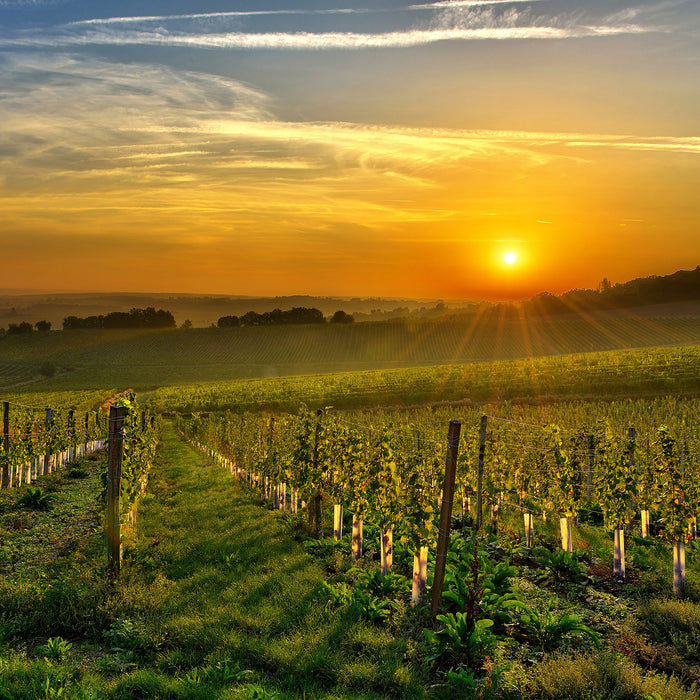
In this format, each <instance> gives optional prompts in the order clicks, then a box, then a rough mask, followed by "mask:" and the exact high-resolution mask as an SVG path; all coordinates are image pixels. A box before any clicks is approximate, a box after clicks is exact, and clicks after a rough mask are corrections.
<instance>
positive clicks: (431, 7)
mask: <svg viewBox="0 0 700 700" xmlns="http://www.w3.org/2000/svg"><path fill="white" fill-rule="evenodd" d="M537 6H538V5H537V1H535V2H525V1H524V0H508V2H505V1H504V0H443V1H440V2H433V3H424V4H411V5H407V6H404V7H403V8H394V10H392V11H391V12H393V13H394V14H395V20H396V21H395V22H393V28H392V29H390V30H388V31H383V32H369V31H357V29H356V27H355V28H354V30H348V31H345V30H342V29H341V28H340V27H341V25H340V24H338V25H334V26H333V28H332V29H331V30H328V31H307V30H306V29H305V28H304V27H303V25H301V24H299V25H298V29H297V30H286V31H262V32H261V31H244V30H242V29H241V28H240V27H238V26H236V27H235V28H234V27H231V26H230V22H228V20H230V19H232V18H233V19H235V18H245V17H248V16H265V15H305V14H326V15H337V16H340V15H354V14H362V13H368V12H384V13H389V12H390V11H389V10H387V9H377V10H375V9H372V8H357V9H349V8H332V9H325V10H253V11H226V12H207V13H188V14H173V15H148V16H122V17H107V18H92V19H86V20H81V21H78V22H73V23H71V24H68V25H64V26H62V27H57V28H54V29H53V30H45V29H42V30H41V31H31V30H29V31H24V32H16V33H14V34H7V35H6V36H5V38H4V39H2V40H1V42H0V43H2V44H5V45H6V46H8V47H12V46H15V47H16V46H22V47H37V48H52V47H53V48H61V47H79V46H99V45H102V46H134V45H142V46H168V47H184V48H192V47H196V48H206V49H226V50H230V49H240V50H285V51H309V50H310V51H322V50H363V49H392V48H411V47H417V46H424V45H427V44H433V43H437V42H459V41H509V40H510V41H512V40H562V39H579V38H588V37H610V36H617V35H628V34H641V33H647V32H651V31H659V30H658V28H657V26H656V25H653V24H650V25H648V24H643V23H639V22H637V21H636V19H637V13H636V12H627V13H617V14H614V15H609V16H607V17H606V16H604V15H599V16H593V15H589V16H584V15H583V13H576V14H575V15H571V14H568V15H560V16H559V15H552V14H546V13H545V14H542V15H535V14H534V10H533V8H534V7H537ZM402 10H403V12H402ZM406 10H408V11H411V12H415V11H418V10H420V11H421V12H427V13H428V16H427V17H425V18H422V19H421V20H420V21H419V22H415V23H414V22H407V21H406V18H407V17H406V12H405V11H406ZM154 25H156V26H154ZM230 29H235V31H229V30H230ZM222 30H226V31H222Z"/></svg>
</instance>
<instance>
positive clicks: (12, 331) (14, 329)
mask: <svg viewBox="0 0 700 700" xmlns="http://www.w3.org/2000/svg"><path fill="white" fill-rule="evenodd" d="M33 330H34V328H33V326H32V324H31V323H28V322H27V321H22V323H11V324H10V325H9V326H8V327H7V334H8V335H18V334H20V333H31V332H32V331H33Z"/></svg>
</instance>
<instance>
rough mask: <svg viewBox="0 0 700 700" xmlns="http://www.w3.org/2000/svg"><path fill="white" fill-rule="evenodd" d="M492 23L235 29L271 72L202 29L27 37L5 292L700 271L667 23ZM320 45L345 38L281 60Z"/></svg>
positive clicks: (10, 99) (18, 64) (15, 56)
mask: <svg viewBox="0 0 700 700" xmlns="http://www.w3.org/2000/svg"><path fill="white" fill-rule="evenodd" d="M146 4H148V3H146ZM282 4H283V3H273V5H274V6H275V7H277V6H280V5H282ZM472 4H473V5H486V6H489V5H490V3H488V2H485V3H464V2H462V3H459V2H447V3H432V4H430V5H426V6H418V5H415V6H410V7H407V8H406V7H405V8H403V10H402V12H403V14H404V15H406V16H408V15H409V14H410V18H409V19H403V18H402V20H401V21H402V22H404V23H406V27H409V26H410V27H412V28H411V29H410V32H413V33H411V34H410V41H418V39H415V36H414V35H418V36H419V39H420V41H423V40H424V34H426V32H433V33H434V32H435V31H436V30H435V29H434V27H435V26H436V21H437V20H436V19H435V17H438V16H439V17H441V18H442V19H441V21H442V25H441V26H448V25H449V26H450V27H452V26H453V25H454V27H456V29H454V28H453V29H451V30H450V31H453V32H457V33H456V34H454V36H453V35H450V36H449V41H447V42H446V41H444V39H443V38H440V37H443V36H444V31H446V30H445V29H441V30H440V31H442V32H443V34H441V35H440V37H438V38H435V37H433V39H431V38H430V36H432V35H429V34H428V35H426V36H428V38H425V40H424V44H422V45H420V46H419V47H417V48H411V47H408V48H407V47H406V46H404V45H403V44H405V43H406V42H407V41H409V40H408V39H405V38H401V39H400V40H398V39H393V38H391V37H394V34H390V33H386V32H385V33H383V34H380V33H378V31H377V30H374V31H370V30H369V29H364V30H362V31H364V32H365V33H364V34H363V33H362V32H361V31H360V29H361V28H360V26H359V25H357V26H353V27H352V31H351V30H350V28H349V27H347V28H345V29H344V30H342V31H341V30H339V29H337V30H336V31H334V33H329V32H328V31H325V33H324V31H322V30H321V29H322V28H321V27H320V26H316V25H314V27H315V31H314V33H307V34H305V35H302V34H300V33H299V32H300V31H301V30H302V28H303V27H302V25H301V24H299V25H295V26H294V28H293V29H291V28H290V29H289V30H288V31H287V33H284V32H279V31H278V32H277V33H276V34H274V35H273V34H270V33H268V34H264V33H261V31H260V30H259V29H256V27H254V26H252V25H251V27H250V31H249V32H248V31H246V30H244V31H241V30H240V28H239V31H238V32H237V33H236V34H235V37H237V38H235V41H239V42H240V41H243V40H245V41H248V42H251V41H253V40H254V41H256V42H267V44H265V45H262V46H261V47H258V48H256V50H255V51H253V52H252V53H251V52H250V51H249V50H245V51H244V50H241V48H240V47H239V46H237V45H234V46H233V47H231V46H229V45H226V46H223V48H220V46H219V44H221V41H222V40H219V39H217V41H219V44H217V46H216V47H215V48H214V49H212V48H211V47H210V46H207V47H206V50H202V49H201V47H199V46H198V45H197V46H194V47H193V46H190V45H187V46H180V45H177V41H179V42H181V43H182V37H183V36H190V35H189V34H187V32H186V31H185V30H183V29H182V28H180V29H179V30H178V31H179V33H178V34H173V35H172V37H173V41H172V42H170V43H167V45H166V46H162V47H161V46H158V47H156V48H153V47H152V46H151V47H147V48H142V47H138V46H137V47H136V48H134V46H133V44H134V43H138V42H139V41H141V38H140V37H142V36H145V33H144V32H142V33H141V34H139V35H138V36H137V37H136V38H134V36H132V35H128V36H127V35H126V34H125V33H122V34H120V33H119V31H117V29H115V28H113V27H115V26H116V27H119V26H120V25H119V23H118V22H116V21H114V22H112V21H111V20H110V22H111V24H110V23H109V22H106V23H105V26H107V27H109V32H108V31H107V30H106V29H105V30H104V32H103V34H99V33H98V30H97V29H94V27H95V26H99V25H96V24H95V21H96V20H93V19H90V17H89V16H86V18H83V19H81V20H77V19H74V24H73V25H71V27H72V29H71V32H70V33H68V32H67V31H66V32H63V30H62V29H61V27H63V26H67V25H66V18H63V23H60V22H59V23H57V24H56V26H55V27H54V28H52V30H47V29H45V28H39V29H35V30H32V29H27V28H26V27H25V28H24V29H22V30H21V31H20V30H17V31H16V32H14V33H13V32H12V31H9V30H5V33H4V37H3V38H2V39H1V40H0V59H1V61H2V64H1V65H0V68H2V70H3V76H4V81H5V85H6V88H5V90H4V92H3V93H1V94H0V120H1V122H2V136H0V163H1V164H2V170H0V208H1V211H2V224H1V225H0V226H1V228H0V260H2V269H3V274H2V281H1V282H0V286H2V287H3V288H25V289H38V288H45V289H48V288H52V289H71V290H95V291H110V290H112V291H117V290H119V291H154V292H197V293H224V294H251V295H283V294H295V293H302V294H314V295H349V296H370V295H371V296H380V295H382V296H401V297H432V298H445V299H481V298H490V299H498V298H521V297H526V296H531V295H533V294H535V293H537V292H539V291H542V290H544V289H546V290H549V291H552V292H561V291H566V290H568V289H571V288H575V287H594V286H596V285H597V283H598V282H599V281H600V280H601V279H602V278H603V277H608V278H610V279H612V280H613V281H626V280H628V279H631V278H634V277H639V276H647V275H651V274H668V273H671V272H673V271H675V270H678V269H688V268H694V267H695V266H696V265H698V264H700V235H699V232H698V220H699V217H698V196H697V193H698V192H700V168H699V167H698V164H699V163H700V135H698V133H697V131H692V130H691V127H690V126H689V125H691V124H695V126H697V121H696V115H697V113H698V107H700V99H699V96H700V95H699V93H700V89H699V88H698V81H697V79H695V80H693V79H692V78H691V76H692V75H695V78H697V73H695V69H697V68H698V63H699V62H698V53H697V42H696V43H695V45H694V46H695V52H693V49H692V48H691V47H692V46H693V44H692V42H690V40H689V39H688V37H687V36H685V35H684V34H683V33H682V32H681V33H680V34H679V35H674V36H667V35H666V34H664V33H663V31H661V29H659V27H660V26H661V24H662V23H661V20H660V19H659V17H658V16H656V15H654V14H653V13H652V12H651V9H649V10H648V12H646V14H645V11H643V10H644V8H645V7H648V8H652V5H651V4H648V5H645V4H644V3H642V4H639V3H637V5H639V7H640V8H642V9H639V10H638V12H637V14H636V15H634V13H632V12H631V11H630V13H628V14H629V17H627V16H625V17H627V19H625V18H621V17H622V16H621V15H620V14H619V13H618V15H615V16H614V17H613V16H612V15H611V16H602V15H600V13H599V14H598V15H596V16H595V18H594V19H596V21H597V22H598V23H599V24H600V27H602V28H600V29H598V30H596V31H597V35H596V36H594V37H593V38H589V37H588V35H586V34H585V32H584V30H583V29H579V30H577V29H576V27H574V26H573V25H571V22H570V23H569V25H564V23H563V20H562V19H561V17H560V16H557V17H550V18H547V17H546V15H541V18H540V19H541V21H538V22H535V21H534V20H533V19H532V13H533V12H534V11H535V9H537V8H538V3H535V2H533V3H522V2H521V3H517V2H515V0H514V3H513V7H518V6H527V7H528V13H529V14H528V13H525V12H521V13H520V15H517V13H516V14H513V12H514V11H511V14H510V15H509V18H507V17H505V15H504V16H503V17H501V15H499V14H498V13H499V12H505V10H503V11H501V10H500V9H499V5H498V4H493V8H491V9H489V10H488V13H486V11H485V10H481V11H480V14H475V13H476V10H475V9H472V8H470V7H468V6H469V5H472ZM556 4H557V3H551V5H552V6H553V7H554V6H556ZM559 4H561V3H559ZM79 5H80V3H79ZM243 5H245V3H241V6H243ZM298 5H299V4H298V3H297V5H296V7H298ZM392 5H396V3H392ZM595 5H600V4H599V3H598V4H596V3H591V7H593V6H595ZM681 5H683V3H681ZM259 6H260V5H259V3H258V4H257V5H256V7H259ZM85 7H86V8H88V6H87V5H86V6H85ZM198 7H199V6H198ZM423 7H426V8H427V7H430V8H432V9H431V10H430V12H431V13H432V14H431V15H430V17H432V20H431V21H432V24H430V23H429V22H428V21H427V19H428V18H427V17H423V15H422V14H421V12H427V10H425V11H424V10H420V9H419V8H423ZM543 7H544V5H543ZM601 7H602V6H601ZM410 8H418V9H413V10H411V12H410V13H409V12H408V9H410ZM494 8H495V9H494ZM389 9H390V8H389V6H388V5H387V8H386V10H385V12H384V15H382V17H383V19H382V20H381V21H382V22H383V23H384V24H386V25H387V26H388V25H389V23H390V21H391V20H392V18H393V14H392V12H393V10H392V12H390V11H389ZM448 9H449V10H450V12H451V13H452V14H449V13H446V10H448ZM88 10H89V8H88V9H86V10H85V11H86V12H88ZM511 10H512V8H511ZM125 11H126V10H125ZM591 11H592V10H591ZM439 13H442V14H439ZM468 13H471V15H469V14H468ZM137 14H139V15H140V14H148V13H147V12H146V11H145V10H142V11H139V12H138V13H137ZM349 14H351V13H350V11H349V10H348V12H347V13H346V15H349ZM516 15H517V16H516ZM633 15H634V16H633ZM183 16H184V15H183ZM283 16H284V17H287V15H283ZM309 16H313V12H311V11H310V12H309ZM360 16H361V15H360V13H359V10H358V17H360ZM591 16H592V17H593V15H591ZM187 17H188V18H190V19H188V20H187V21H188V22H195V21H198V20H196V19H191V18H192V17H196V15H188V16H187ZM324 17H325V15H324ZM402 17H403V15H402ZM421 17H423V19H421V20H420V21H419V19H420V18H421ZM528 17H529V19H528ZM514 18H515V19H514ZM542 18H544V19H548V21H549V23H550V25H551V27H550V30H551V31H557V32H559V34H557V35H556V36H557V38H556V40H552V41H550V40H549V35H548V34H546V33H545V32H544V30H543V22H544V19H542ZM630 18H632V19H634V23H632V19H630ZM0 19H2V17H0ZM137 19H138V18H129V19H128V21H129V22H131V23H132V24H133V23H134V22H136V20H137ZM623 19H624V21H623ZM676 19H678V18H676ZM467 20H469V22H471V23H469V22H467ZM126 21H127V19H124V18H122V19H120V20H119V22H122V24H124V23H125V22H126ZM138 21H141V20H138ZM144 21H145V20H144ZM159 21H161V23H165V26H167V20H166V19H163V18H160V19H159ZM178 21H179V22H185V20H182V19H181V20H178ZM212 21H213V20H212ZM217 21H218V20H217ZM241 21H242V20H241ZM256 21H260V22H262V21H263V19H260V20H256ZM308 21H311V20H308ZM314 21H316V20H314ZM320 21H321V20H320V19H319V20H318V22H320ZM323 21H324V22H330V21H331V20H330V19H328V20H325V19H324V20H323ZM334 21H336V20H334ZM377 21H379V20H377ZM397 21H398V19H397ZM421 21H422V22H423V24H421ZM667 21H668V18H667ZM81 22H82V23H84V24H81ZM251 22H252V20H251ZM358 22H359V20H358ZM450 22H451V23H452V24H450ZM479 22H481V25H483V26H482V27H481V29H482V30H483V31H482V34H483V32H486V31H487V30H488V32H489V34H488V36H486V35H485V34H484V35H483V36H482V35H481V34H480V35H478V36H476V35H474V34H473V32H474V31H475V29H474V27H476V28H477V29H478V28H479V26H478V25H479ZM499 22H500V24H499ZM591 22H593V19H591V20H590V22H588V23H584V24H585V27H588V28H590V26H591ZM655 22H656V23H658V26H657V24H655ZM83 26H89V27H90V28H91V29H90V31H91V32H92V34H90V35H89V37H88V35H87V34H86V35H85V36H86V37H87V38H86V39H85V41H84V42H82V43H80V42H77V41H74V39H75V37H76V36H81V35H80V31H81V29H80V28H81V27H83ZM188 26H189V25H188ZM329 26H330V25H329ZM581 26H583V25H581ZM663 26H666V25H663ZM75 27H78V29H76V28H75ZM416 27H418V29H416ZM421 27H428V29H421ZM430 27H432V28H430ZM464 27H468V29H464ZM562 27H564V28H562ZM326 29H327V28H326ZM515 30H517V32H519V33H520V34H523V33H525V30H527V31H528V32H530V33H529V34H527V36H528V37H530V36H531V35H532V36H533V37H534V38H528V39H526V40H523V39H521V38H520V34H519V35H516V34H513V32H515ZM305 31H307V32H308V31H309V29H308V28H307V29H305ZM408 31H409V29H406V32H408ZM585 31H588V29H586V30H585ZM62 32H63V33H62ZM421 32H423V33H421ZM459 32H461V34H460V33H459ZM469 32H472V34H469ZM499 32H500V33H499ZM507 32H511V34H506V33H507ZM567 32H568V33H567ZM577 32H578V33H577ZM416 33H417V34H416ZM604 33H605V37H604V38H601V36H602V35H603V34H604ZM407 35H408V34H407ZM95 36H97V37H98V38H97V39H95V38H94V37H95ZM216 36H217V37H220V36H222V35H221V34H217V35H216ZM227 36H229V37H230V36H231V35H227ZM403 36H404V35H402V37H403ZM27 37H28V38H27ZM241 37H243V39H241ZM260 37H264V38H262V39H261V38H260ZM303 37H306V39H303ZM309 37H311V38H309ZM317 37H322V39H317ZM328 37H331V38H328ZM358 37H359V38H358ZM363 37H364V38H363ZM368 37H369V38H370V39H371V38H372V37H375V38H374V39H372V41H374V42H375V43H376V42H379V39H376V37H389V38H382V39H381V40H382V41H385V42H386V45H385V44H381V46H380V47H379V48H377V47H373V48H371V49H368V50H365V49H362V48H361V47H362V46H363V45H364V44H363V42H366V41H368V40H369V39H368ZM679 37H680V42H679ZM176 39H177V41H175V40H176ZM205 39H206V40H207V41H209V42H210V43H211V42H212V41H213V40H212V39H211V35H210V34H208V35H206V36H205V37H202V35H198V36H197V38H196V41H198V42H200V43H202V42H204V41H205ZM302 40H303V41H313V42H315V44H319V42H321V41H325V42H331V44H330V45H329V46H327V45H326V44H323V45H320V44H319V46H316V45H314V48H313V51H308V50H305V48H304V47H303V46H302V47H301V48H299V47H297V46H295V47H294V49H293V50H291V49H289V48H284V49H280V44H284V45H285V46H287V44H289V43H290V42H297V43H298V42H301V41H302ZM192 41H193V42H194V41H195V39H192ZM229 41H234V39H230V38H229ZM391 41H394V42H399V43H401V42H403V43H402V44H401V45H400V46H394V45H392V44H391V43H390V42H391ZM71 42H72V43H71ZM120 42H121V43H120ZM332 42H336V44H337V45H336V44H332ZM339 42H340V43H339ZM343 42H346V43H347V42H359V44H358V46H359V47H360V48H358V47H355V46H354V47H352V50H349V49H347V47H346V46H345V44H343ZM83 43H85V44H88V45H89V46H88V48H87V49H86V48H84V47H83V45H82V44H83ZM151 43H155V40H154V41H153V42H151ZM122 44H123V46H129V47H131V50H130V51H129V53H128V54H127V53H121V51H122V48H123V47H122ZM174 44H175V46H174ZM339 45H341V48H338V46H339ZM115 46H116V47H117V48H114V47H115ZM256 46H257V44H256ZM679 46H680V48H679ZM555 47H556V49H557V50H556V51H555V50H554V49H555ZM651 49H653V50H654V52H655V53H654V56H653V58H652V57H649V56H648V53H649V50H651ZM127 55H128V58H127ZM226 59H229V60H228V63H226V66H225V68H224V63H225V60H226ZM693 107H694V113H693V115H691V114H690V111H691V109H692V108H693ZM508 250H512V251H514V252H515V253H516V254H517V256H518V260H517V262H516V263H515V264H513V265H505V264H504V263H503V255H504V253H505V252H506V251H508Z"/></svg>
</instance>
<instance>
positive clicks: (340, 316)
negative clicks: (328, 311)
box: [331, 311, 355, 323]
mask: <svg viewBox="0 0 700 700" xmlns="http://www.w3.org/2000/svg"><path fill="white" fill-rule="evenodd" d="M354 320H355V319H354V318H353V317H352V316H351V315H350V314H346V313H345V311H336V312H335V313H334V314H333V316H332V317H331V323H352V322H353V321H354Z"/></svg>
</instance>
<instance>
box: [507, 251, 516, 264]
mask: <svg viewBox="0 0 700 700" xmlns="http://www.w3.org/2000/svg"><path fill="white" fill-rule="evenodd" d="M517 259H518V256H517V255H516V254H515V253H514V252H513V251H512V250H509V251H508V252H507V253H506V254H505V255H504V256H503V260H504V262H505V263H506V264H507V265H512V264H513V263H514V262H515V261H516V260H517Z"/></svg>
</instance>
